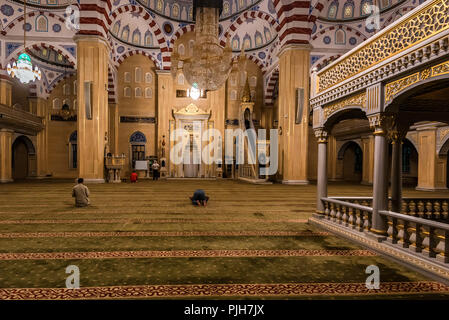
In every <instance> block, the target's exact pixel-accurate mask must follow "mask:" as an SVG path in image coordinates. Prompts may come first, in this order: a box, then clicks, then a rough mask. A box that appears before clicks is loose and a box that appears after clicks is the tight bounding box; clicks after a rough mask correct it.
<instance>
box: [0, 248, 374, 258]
mask: <svg viewBox="0 0 449 320" xmlns="http://www.w3.org/2000/svg"><path fill="white" fill-rule="evenodd" d="M310 256H314V257H325V256H347V257H353V256H368V257H371V256H377V254H376V253H375V252H372V251H369V250H173V251H143V250H142V251H104V252H102V251H95V252H92V251H88V252H30V253H0V260H57V259H123V258H191V257H198V258H208V257H213V258H222V257H223V258H225V257H310Z"/></svg>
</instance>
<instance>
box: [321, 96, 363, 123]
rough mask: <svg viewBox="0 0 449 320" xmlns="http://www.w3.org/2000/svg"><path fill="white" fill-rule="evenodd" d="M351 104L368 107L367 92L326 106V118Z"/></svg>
mask: <svg viewBox="0 0 449 320" xmlns="http://www.w3.org/2000/svg"><path fill="white" fill-rule="evenodd" d="M349 106H359V107H360V108H361V109H363V110H364V109H366V92H362V93H359V94H356V95H354V96H350V97H348V98H345V99H343V100H341V101H338V102H336V103H333V104H330V105H327V106H325V107H324V118H325V119H327V118H329V116H330V115H331V114H333V113H335V112H337V111H338V110H341V109H343V108H346V107H349Z"/></svg>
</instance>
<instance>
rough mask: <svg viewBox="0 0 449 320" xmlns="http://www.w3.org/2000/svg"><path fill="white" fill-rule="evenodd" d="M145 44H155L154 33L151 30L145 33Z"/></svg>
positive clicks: (149, 45)
mask: <svg viewBox="0 0 449 320" xmlns="http://www.w3.org/2000/svg"><path fill="white" fill-rule="evenodd" d="M145 46H146V47H152V46H153V35H152V34H151V32H149V31H147V32H146V33H145Z"/></svg>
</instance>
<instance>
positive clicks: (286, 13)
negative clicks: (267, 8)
mask: <svg viewBox="0 0 449 320" xmlns="http://www.w3.org/2000/svg"><path fill="white" fill-rule="evenodd" d="M323 1H324V0H319V1H318V3H317V4H316V5H315V6H314V7H313V9H312V10H311V3H312V2H313V1H311V0H274V1H273V3H274V6H275V9H276V12H277V15H278V20H279V28H278V34H279V39H280V41H281V47H283V46H284V45H287V44H309V41H310V36H311V34H312V27H313V24H314V22H315V21H316V19H317V17H318V16H319V13H320V12H321V10H323V8H324V6H323Z"/></svg>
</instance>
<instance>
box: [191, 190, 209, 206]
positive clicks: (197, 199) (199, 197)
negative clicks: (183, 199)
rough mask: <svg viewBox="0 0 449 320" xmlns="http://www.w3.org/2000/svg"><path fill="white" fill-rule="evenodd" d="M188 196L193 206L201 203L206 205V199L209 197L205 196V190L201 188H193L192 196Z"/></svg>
mask: <svg viewBox="0 0 449 320" xmlns="http://www.w3.org/2000/svg"><path fill="white" fill-rule="evenodd" d="M189 198H190V200H192V204H193V205H194V206H201V205H203V206H206V205H207V201H209V197H208V196H206V192H204V190H202V189H197V190H195V192H194V193H193V196H192V197H189Z"/></svg>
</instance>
